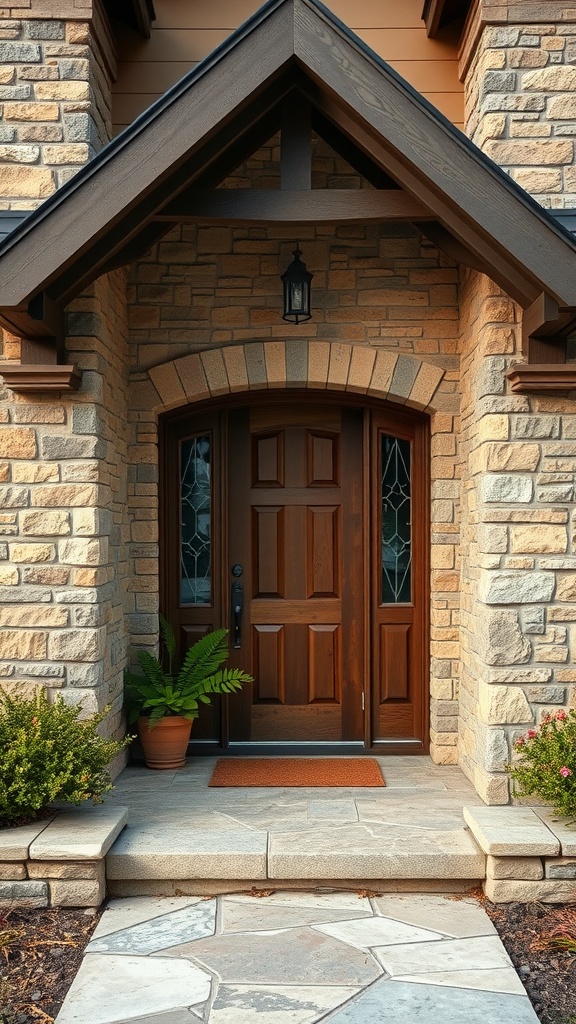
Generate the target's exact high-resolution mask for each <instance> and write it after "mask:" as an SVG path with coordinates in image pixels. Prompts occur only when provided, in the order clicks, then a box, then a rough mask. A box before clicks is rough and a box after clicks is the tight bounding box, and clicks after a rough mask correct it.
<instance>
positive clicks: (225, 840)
mask: <svg viewBox="0 0 576 1024" xmlns="http://www.w3.org/2000/svg"><path fill="white" fill-rule="evenodd" d="M485 864H486V858H485V855H484V854H483V853H482V851H481V850H480V849H479V847H478V846H477V845H476V843H475V841H474V839H473V838H472V836H471V835H470V833H469V832H467V831H466V830H465V829H464V828H462V827H461V828H460V829H458V830H450V831H446V830H445V831H434V830H433V829H422V828H414V827H410V826H407V827H398V826H397V825H390V824H384V823H381V822H380V823H370V824H365V823H362V822H355V823H354V824H346V825H343V826H340V827H338V826H334V825H331V826H330V827H324V828H322V827H320V828H314V829H311V830H310V831H302V830H298V831H296V830H294V831H288V830H287V831H286V832H268V831H266V830H264V829H260V830H258V829H238V828H236V829H229V830H225V829H218V830H214V831H210V830H206V829H194V828H193V827H190V826H188V827H178V826H165V827H163V828H153V827H150V826H146V825H139V824H135V825H133V826H129V827H128V828H127V829H126V830H125V831H124V832H123V833H122V835H121V836H120V837H119V838H118V839H117V840H116V842H115V844H114V846H113V847H112V849H111V850H110V852H109V853H108V856H107V879H108V885H109V890H110V891H111V892H114V893H116V894H117V893H118V892H119V890H120V888H122V886H121V885H120V883H130V886H129V887H128V888H129V889H130V891H131V892H132V893H135V892H136V891H138V892H139V893H141V894H147V893H150V894H153V893H155V892H157V891H158V885H157V884H152V885H151V886H150V887H149V889H148V890H147V889H146V884H145V883H146V882H147V881H148V882H150V883H158V882H178V881H188V882H190V881H194V880H198V881H208V880H210V881H226V880H229V881H240V880H242V881H243V882H254V883H259V882H264V881H275V882H276V881H278V880H282V881H290V880H293V881H294V880H301V881H303V880H305V881H307V882H310V881H315V882H319V881H322V880H326V881H330V882H334V881H338V880H346V881H348V882H349V881H355V882H356V883H357V884H358V885H359V886H362V885H364V884H365V882H366V879H371V880H382V881H385V880H387V881H407V882H410V881H415V882H417V881H424V880H426V881H430V882H432V881H433V882H443V883H446V882H447V881H450V882H455V881H459V880H467V881H468V882H478V881H480V880H482V879H484V877H485ZM128 888H127V887H125V886H124V889H125V890H126V891H128Z"/></svg>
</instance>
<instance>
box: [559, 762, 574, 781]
mask: <svg viewBox="0 0 576 1024" xmlns="http://www.w3.org/2000/svg"><path fill="white" fill-rule="evenodd" d="M560 775H561V776H562V778H563V779H567V778H568V776H569V775H572V772H571V771H570V768H567V767H566V765H564V767H563V768H561V769H560Z"/></svg>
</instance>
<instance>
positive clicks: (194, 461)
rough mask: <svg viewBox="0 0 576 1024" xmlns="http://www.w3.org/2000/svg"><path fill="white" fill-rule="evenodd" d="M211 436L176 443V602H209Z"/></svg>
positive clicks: (198, 603) (210, 584)
mask: <svg viewBox="0 0 576 1024" xmlns="http://www.w3.org/2000/svg"><path fill="white" fill-rule="evenodd" d="M211 453H212V439H211V437H210V435H209V434H201V435H198V436H196V437H192V438H188V439H187V440H185V441H182V443H181V446H180V473H181V477H180V507H181V519H180V522H181V534H180V603H181V604H182V605H209V604H211V603H212V478H211Z"/></svg>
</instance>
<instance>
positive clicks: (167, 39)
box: [113, 0, 464, 131]
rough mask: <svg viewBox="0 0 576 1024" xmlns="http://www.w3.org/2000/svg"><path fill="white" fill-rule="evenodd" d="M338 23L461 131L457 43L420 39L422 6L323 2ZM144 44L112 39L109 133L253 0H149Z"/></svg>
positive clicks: (384, 0) (392, 1)
mask: <svg viewBox="0 0 576 1024" xmlns="http://www.w3.org/2000/svg"><path fill="white" fill-rule="evenodd" d="M327 6H328V7H330V8H331V9H332V10H333V11H334V14H336V15H337V17H339V18H341V19H342V21H344V22H345V23H346V24H347V25H349V26H350V28H352V29H353V30H354V31H355V32H356V33H357V34H358V35H359V36H360V37H361V38H362V39H363V40H364V41H365V42H366V43H368V45H369V46H371V47H372V49H374V50H375V51H376V53H378V54H379V55H380V56H381V57H383V58H384V59H385V60H387V61H389V63H390V64H391V65H392V67H393V68H395V69H396V71H398V73H399V74H401V75H403V76H404V78H406V79H407V80H408V81H409V82H410V83H411V84H412V85H413V86H414V87H415V88H416V89H418V91H419V92H422V93H423V94H424V95H425V96H426V97H427V99H429V100H430V102H431V103H433V104H434V105H435V106H436V107H438V108H439V110H441V111H442V113H443V114H445V115H446V117H448V118H449V119H450V120H451V121H453V122H454V123H455V124H457V125H458V126H459V127H461V126H462V122H463V106H464V100H463V92H462V85H461V83H460V82H459V80H458V64H457V56H456V49H457V47H456V40H455V39H454V38H451V37H445V38H443V39H442V40H438V39H434V40H432V39H427V37H426V32H425V30H424V23H423V22H422V20H421V18H420V15H421V10H422V0H402V2H399V0H327ZM155 7H156V15H157V18H156V21H155V22H154V24H153V28H152V37H151V39H149V40H144V39H140V38H139V37H137V36H136V35H135V33H133V32H131V31H130V30H129V29H121V31H120V36H119V57H120V60H119V65H118V80H117V82H116V85H115V87H114V99H113V114H114V121H115V130H116V131H120V130H121V129H122V128H124V127H126V125H127V124H130V122H131V121H133V120H134V118H135V117H137V116H138V114H140V113H141V112H142V111H143V110H145V109H146V107H148V106H149V105H150V104H151V103H153V102H154V100H155V99H157V98H158V96H159V95H161V94H162V93H163V92H164V91H165V90H166V89H168V88H169V87H170V86H171V85H173V84H174V82H177V81H178V79H179V78H181V77H182V75H184V74H185V73H186V72H187V71H189V70H190V68H192V67H194V65H195V64H197V63H198V61H200V60H202V59H203V58H204V57H206V56H207V54H209V53H210V52H211V51H212V50H213V49H214V47H216V46H218V44H219V43H221V42H222V41H223V40H224V39H225V38H226V37H227V36H228V35H229V34H230V33H231V32H233V31H234V29H236V28H238V26H239V25H240V24H241V23H242V22H243V21H244V20H245V19H246V18H248V17H250V15H251V14H253V13H254V11H256V10H257V9H258V7H260V0H210V2H207V0H156V2H155Z"/></svg>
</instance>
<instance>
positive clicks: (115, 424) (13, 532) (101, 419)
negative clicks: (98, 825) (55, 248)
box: [0, 271, 128, 731]
mask: <svg viewBox="0 0 576 1024" xmlns="http://www.w3.org/2000/svg"><path fill="white" fill-rule="evenodd" d="M125 287H126V286H125V274H124V272H123V271H116V272H115V273H114V274H112V275H110V276H109V277H108V278H103V279H101V280H100V281H98V282H97V284H96V286H95V287H94V288H93V289H92V290H91V292H90V293H87V294H85V295H83V296H81V297H80V298H78V299H76V300H75V301H74V302H73V303H72V305H71V306H70V307H69V312H68V316H67V320H68V337H67V348H68V352H69V356H70V359H71V360H72V361H74V362H76V363H77V364H78V365H79V366H80V368H81V369H82V370H83V371H84V376H83V381H82V387H81V390H80V391H78V392H77V393H76V394H75V395H74V396H73V398H68V397H66V398H64V397H62V398H61V399H60V400H59V401H54V400H52V399H51V398H50V397H48V396H47V397H45V398H40V397H35V396H33V395H29V396H15V395H13V394H12V393H11V392H9V391H8V390H7V389H6V388H2V391H1V394H0V399H1V401H0V417H1V421H2V426H1V428H0V458H1V459H2V460H3V461H2V463H1V470H0V472H1V476H2V481H3V482H2V484H1V486H0V508H1V510H2V511H1V513H0V532H1V534H2V541H3V542H2V545H1V547H0V556H1V559H2V561H1V562H0V604H1V609H0V625H1V627H2V629H1V631H0V676H1V677H2V685H3V686H4V687H5V688H8V689H9V690H12V691H17V692H26V691H29V690H34V689H35V688H36V687H37V686H38V685H43V686H45V687H47V688H48V689H49V690H51V691H54V690H56V689H57V690H59V691H60V692H61V693H62V694H63V696H64V699H65V700H66V701H68V702H69V703H82V705H83V707H84V708H85V710H86V712H87V713H89V712H91V711H94V710H101V709H102V708H103V707H105V706H106V705H109V704H110V705H111V706H112V711H111V716H110V717H109V719H108V729H109V730H110V731H115V730H116V729H117V727H118V725H119V721H120V718H119V716H120V708H121V703H122V672H123V668H124V665H125V659H126V624H125V616H124V603H125V597H124V590H125V585H126V584H125V578H126V573H127V559H126V547H125V544H126V540H127V533H126V530H127V526H126V498H127V465H126V464H127V440H128V439H127V426H126V416H127V411H126V410H127V398H126V392H127V385H128V373H127V342H126V333H127V331H126V325H125Z"/></svg>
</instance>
